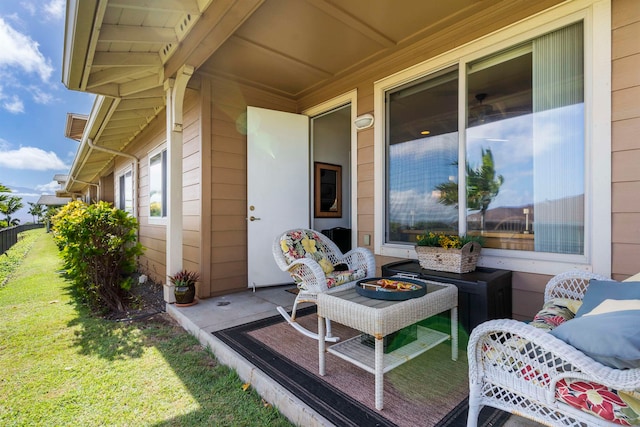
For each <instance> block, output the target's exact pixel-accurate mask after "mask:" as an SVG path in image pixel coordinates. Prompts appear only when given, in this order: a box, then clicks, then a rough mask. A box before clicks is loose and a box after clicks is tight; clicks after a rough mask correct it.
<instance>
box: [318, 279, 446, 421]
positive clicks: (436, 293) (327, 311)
mask: <svg viewBox="0 0 640 427" xmlns="http://www.w3.org/2000/svg"><path fill="white" fill-rule="evenodd" d="M424 282H425V283H426V284H427V294H426V295H424V296H422V297H420V298H412V299H408V300H405V301H386V300H379V299H373V298H367V297H364V296H361V295H359V294H358V293H357V292H356V290H355V288H353V287H352V288H350V289H345V290H344V291H337V292H332V293H328V294H326V293H325V294H319V295H318V302H317V306H318V334H319V340H318V354H319V373H320V375H325V348H326V347H325V340H324V338H325V335H326V331H325V319H329V320H331V321H333V322H338V323H341V324H343V325H345V326H349V327H350V328H353V329H356V330H358V331H362V332H363V333H366V334H369V335H372V336H374V337H375V349H373V348H371V347H369V346H367V345H366V344H364V343H362V342H361V338H360V336H357V337H354V338H351V339H348V340H346V341H343V342H340V343H337V344H334V345H332V346H331V347H329V349H328V351H329V352H330V353H332V354H335V355H336V356H338V357H340V358H342V359H344V360H347V361H349V362H351V363H353V364H354V365H356V366H358V367H360V368H362V369H364V370H366V371H367V372H370V373H372V374H374V375H375V405H376V409H378V410H381V409H382V408H383V406H384V373H385V372H388V371H390V370H391V369H393V368H395V367H397V366H399V365H401V364H402V363H404V362H406V361H408V360H410V359H412V358H414V357H417V356H419V355H420V354H422V353H424V352H425V351H427V350H429V349H431V348H433V347H435V346H436V345H438V344H440V343H442V342H444V341H446V340H448V339H451V359H452V360H457V359H458V288H457V287H456V286H455V285H452V284H447V283H438V282H431V281H424ZM447 310H451V335H448V334H444V333H442V332H438V331H434V330H431V329H428V328H424V327H421V326H418V339H417V340H416V341H413V342H411V343H409V344H407V345H405V346H402V347H400V348H398V349H397V350H394V351H392V352H390V353H387V354H384V351H383V350H384V337H385V336H386V335H389V334H391V333H393V332H396V331H399V330H400V329H402V328H404V327H406V326H409V325H412V324H414V323H416V322H419V321H421V320H424V319H427V318H429V317H431V316H434V315H436V314H438V313H442V312H444V311H447Z"/></svg>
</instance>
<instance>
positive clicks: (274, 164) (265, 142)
mask: <svg viewBox="0 0 640 427" xmlns="http://www.w3.org/2000/svg"><path fill="white" fill-rule="evenodd" d="M309 187H310V186H309V118H308V117H307V116H303V115H300V114H292V113H284V112H282V111H273V110H265V109H262V108H256V107H247V269H248V271H247V274H248V281H249V287H258V286H269V285H275V284H283V283H291V282H292V280H291V276H290V275H289V274H288V273H286V272H283V271H281V270H280V269H279V268H278V266H277V265H276V263H275V261H274V259H273V255H272V251H271V248H272V244H273V241H274V239H275V237H276V236H277V235H278V234H279V233H282V232H283V231H285V230H288V229H291V228H298V227H303V228H308V227H309V205H310V203H309V200H310V199H309Z"/></svg>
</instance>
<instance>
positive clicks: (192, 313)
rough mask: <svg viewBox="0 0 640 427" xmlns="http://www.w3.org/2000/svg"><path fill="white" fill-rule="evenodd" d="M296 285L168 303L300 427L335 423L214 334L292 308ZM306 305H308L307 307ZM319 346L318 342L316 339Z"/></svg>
mask: <svg viewBox="0 0 640 427" xmlns="http://www.w3.org/2000/svg"><path fill="white" fill-rule="evenodd" d="M292 287H293V286H290V287H287V286H279V287H271V288H258V289H256V291H255V292H254V291H251V290H247V291H245V292H239V293H235V294H231V295H225V296H221V297H214V298H208V299H206V300H200V301H198V303H197V304H195V305H193V306H190V307H177V306H176V305H175V304H167V313H169V314H170V315H171V316H172V317H173V318H174V319H176V321H177V322H178V323H179V324H180V325H181V326H182V327H183V328H184V329H186V330H187V331H189V332H190V333H191V334H192V335H194V336H195V337H196V338H198V340H199V341H200V343H201V344H202V345H204V346H206V347H209V348H210V349H211V351H212V352H213V353H214V354H215V356H216V357H217V358H218V360H219V361H220V362H221V363H223V364H225V365H227V366H229V367H231V368H232V369H234V370H235V371H236V372H237V373H238V375H239V376H240V378H242V380H243V381H245V382H247V383H250V384H251V386H252V387H253V388H254V389H255V390H256V391H257V392H258V393H259V394H260V395H261V396H262V397H263V398H264V399H265V400H266V401H267V402H269V403H271V404H272V405H274V406H276V407H277V408H278V410H279V411H280V412H281V413H282V414H284V415H285V416H286V417H287V418H289V420H291V421H292V422H293V423H294V424H296V425H299V426H309V427H315V426H332V425H333V424H332V423H330V422H329V421H327V420H326V419H325V418H324V417H323V416H322V415H320V414H319V413H317V412H316V411H314V410H313V409H311V408H310V407H309V406H308V405H306V404H305V403H304V402H303V401H301V400H300V399H298V398H297V397H296V396H294V395H293V394H291V393H290V392H289V391H288V390H286V389H285V388H283V387H282V386H280V385H279V384H278V383H277V382H275V381H273V380H272V379H271V378H270V377H268V376H267V375H265V374H264V373H263V372H262V371H260V370H259V369H257V368H256V367H255V366H253V365H252V364H251V363H249V362H248V361H247V360H246V359H244V358H243V357H242V356H240V355H239V354H238V353H236V352H235V351H234V350H232V349H231V348H229V347H228V346H227V345H226V344H224V343H223V342H222V341H220V340H219V339H218V338H216V337H215V336H213V334H212V332H214V331H219V330H222V329H227V328H230V327H232V326H238V325H242V324H245V323H249V322H253V321H255V320H260V319H264V318H267V317H271V316H274V315H277V314H278V313H277V311H276V307H277V306H283V307H285V308H286V309H287V311H289V310H291V307H292V306H293V301H294V299H295V296H294V295H293V294H292V293H290V292H286V289H287V288H292ZM303 307H304V306H303ZM312 344H313V345H314V348H315V341H313V342H312ZM536 426H540V424H537V423H534V422H532V421H529V420H526V419H524V418H520V417H516V416H512V417H511V418H510V419H509V421H508V422H507V424H506V425H505V427H536Z"/></svg>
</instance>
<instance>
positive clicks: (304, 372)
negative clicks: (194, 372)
mask: <svg viewBox="0 0 640 427" xmlns="http://www.w3.org/2000/svg"><path fill="white" fill-rule="evenodd" d="M298 314H299V317H298V322H299V323H300V324H301V325H303V326H304V327H307V328H309V329H311V330H316V329H317V317H316V316H315V315H314V314H315V307H309V308H307V309H304V310H299V311H298ZM333 331H334V335H337V336H340V337H341V339H343V340H344V339H347V338H350V337H352V336H355V335H356V334H357V331H354V330H353V329H350V328H347V327H345V326H343V325H339V324H337V323H333ZM213 334H214V335H215V336H216V337H218V338H220V339H221V340H222V341H223V342H225V343H226V344H227V345H229V346H230V347H231V348H233V349H234V350H235V351H236V352H238V353H239V354H241V355H242V356H243V357H245V358H246V359H247V360H248V361H249V362H251V363H252V364H254V365H255V366H256V367H257V368H258V369H260V370H261V371H263V372H265V373H266V374H267V375H268V376H270V377H271V378H273V379H274V380H275V381H277V382H278V383H279V384H281V385H282V386H283V387H285V388H286V389H288V390H289V391H290V392H291V393H293V394H294V395H296V396H297V397H298V398H300V399H301V400H302V401H304V402H306V403H307V404H308V405H309V406H310V407H311V408H313V409H314V410H316V411H317V412H318V413H320V414H321V415H322V416H324V417H325V418H326V419H328V420H329V421H330V422H332V423H333V424H335V425H337V426H411V427H413V426H427V427H429V426H436V427H464V426H466V421H467V410H468V405H467V396H468V385H467V384H468V378H467V358H466V352H464V351H460V355H459V357H458V361H455V362H454V361H452V360H451V346H450V345H449V344H448V343H443V344H440V345H439V346H437V347H435V348H433V349H431V350H429V351H427V352H425V353H423V354H422V355H420V356H419V357H417V358H415V359H412V360H410V361H409V362H407V363H405V364H403V365H401V366H399V367H397V368H395V369H393V370H391V371H390V372H388V373H386V374H385V378H384V409H383V410H382V411H377V410H375V402H374V400H375V399H374V376H373V374H370V373H368V372H366V371H364V370H362V369H360V368H358V367H356V366H354V365H352V364H350V363H349V362H346V361H344V360H342V359H340V358H338V357H336V356H334V355H333V354H329V353H327V355H326V375H325V376H324V377H320V376H319V375H318V344H317V342H316V341H315V340H313V339H311V338H308V337H305V336H304V335H302V334H301V333H299V332H297V331H296V330H294V329H293V328H292V327H291V326H290V325H288V324H287V323H286V322H284V319H283V318H282V317H281V316H279V315H276V316H273V317H270V318H267V319H263V320H260V321H257V322H252V323H249V324H245V325H241V326H237V327H233V328H229V329H225V330H222V331H217V332H213ZM327 345H331V343H327ZM508 418H509V414H507V413H505V412H503V411H500V410H497V409H493V408H488V407H485V408H483V410H482V412H481V414H480V423H479V425H480V426H486V427H489V426H491V427H499V426H502V425H503V424H504V423H505V421H506V420H507V419H508Z"/></svg>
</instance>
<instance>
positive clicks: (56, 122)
mask: <svg viewBox="0 0 640 427" xmlns="http://www.w3.org/2000/svg"><path fill="white" fill-rule="evenodd" d="M65 4H66V2H65V0H48V1H44V2H43V1H41V0H37V1H36V0H16V1H8V0H2V1H0V46H2V48H1V49H0V183H2V184H4V185H6V186H8V187H9V188H12V189H13V190H14V192H15V193H16V194H17V195H18V196H20V197H23V202H24V201H34V200H33V199H34V198H35V200H37V198H38V197H39V195H40V194H54V193H55V190H56V189H57V188H58V185H57V184H56V183H54V182H53V180H52V178H53V176H54V175H55V174H57V173H64V174H66V173H67V172H68V171H69V167H70V165H71V163H72V162H73V157H74V155H75V152H76V149H77V147H78V143H77V142H76V141H73V140H71V139H68V138H65V136H64V129H65V121H66V116H67V113H80V114H88V113H89V111H90V110H91V105H92V104H93V101H94V99H95V96H94V95H90V94H85V93H80V92H73V91H69V90H67V89H66V88H65V86H64V85H63V84H62V82H61V80H62V71H61V70H62V53H63V39H64V19H65ZM24 204H25V205H26V204H27V203H26V202H25V203H24ZM28 220H31V219H30V218H28ZM22 222H23V223H24V222H25V219H22Z"/></svg>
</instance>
